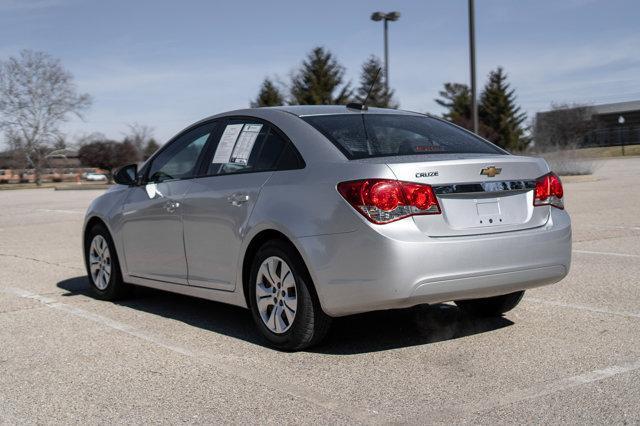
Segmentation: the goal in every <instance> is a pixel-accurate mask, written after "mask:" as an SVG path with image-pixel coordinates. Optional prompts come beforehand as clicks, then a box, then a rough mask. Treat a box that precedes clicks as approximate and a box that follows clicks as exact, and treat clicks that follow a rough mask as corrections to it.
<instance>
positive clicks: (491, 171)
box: [480, 166, 502, 177]
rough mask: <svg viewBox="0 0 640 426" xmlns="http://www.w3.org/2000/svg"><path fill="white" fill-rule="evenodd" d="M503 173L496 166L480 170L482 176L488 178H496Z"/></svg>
mask: <svg viewBox="0 0 640 426" xmlns="http://www.w3.org/2000/svg"><path fill="white" fill-rule="evenodd" d="M501 171H502V169H499V168H497V167H495V166H489V167H485V168H484V169H482V170H480V174H481V175H485V176H487V177H494V176H495V175H499V174H500V172H501Z"/></svg>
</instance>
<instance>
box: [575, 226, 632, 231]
mask: <svg viewBox="0 0 640 426" xmlns="http://www.w3.org/2000/svg"><path fill="white" fill-rule="evenodd" d="M581 226H582V227H586V228H601V229H630V230H632V231H640V226H618V225H581Z"/></svg>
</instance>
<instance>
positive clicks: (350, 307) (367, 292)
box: [297, 209, 571, 316]
mask: <svg viewBox="0 0 640 426" xmlns="http://www.w3.org/2000/svg"><path fill="white" fill-rule="evenodd" d="M551 210H552V211H551V215H550V218H549V221H548V223H547V224H546V225H545V226H542V227H538V228H534V229H529V230H522V231H514V232H505V233H496V234H488V235H480V236H466V237H441V238H430V237H428V236H425V235H424V234H423V233H422V232H420V231H419V230H418V229H417V228H416V226H415V224H414V223H413V221H412V220H410V219H409V220H402V221H398V222H396V223H392V224H387V225H382V226H383V227H384V228H378V229H374V227H372V226H367V225H365V226H363V228H362V229H360V230H358V231H356V232H350V233H344V234H333V235H321V236H313V237H303V238H299V239H298V240H297V244H298V246H299V248H300V251H301V252H302V255H303V257H304V259H305V262H306V264H307V265H308V267H309V271H310V273H311V276H312V278H313V280H314V283H315V286H316V290H317V292H318V297H319V298H320V303H321V304H322V307H323V309H324V310H325V312H326V313H327V314H329V315H332V316H342V315H349V314H354V313H358V312H366V311H373V310H380V309H392V308H403V307H409V306H414V305H417V304H421V303H438V302H445V301H450V300H459V299H471V298H479V297H490V296H496V295H500V294H507V293H511V292H514V291H518V290H524V289H528V288H532V287H537V286H542V285H546V284H552V283H554V282H557V281H560V280H561V279H562V278H564V277H565V276H566V275H567V273H568V272H569V268H570V263H571V222H570V219H569V216H568V214H567V213H566V212H565V211H562V210H557V209H551ZM382 232H384V233H382Z"/></svg>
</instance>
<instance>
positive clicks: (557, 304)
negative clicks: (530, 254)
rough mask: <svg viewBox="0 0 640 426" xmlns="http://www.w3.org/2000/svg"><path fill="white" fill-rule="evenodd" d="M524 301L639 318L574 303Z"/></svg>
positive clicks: (635, 315)
mask: <svg viewBox="0 0 640 426" xmlns="http://www.w3.org/2000/svg"><path fill="white" fill-rule="evenodd" d="M524 300H526V301H527V302H534V303H542V304H544V305H551V306H558V307H561V308H570V309H579V310H582V311H589V312H597V313H600V314H609V315H616V316H620V317H629V318H640V313H637V312H629V311H612V310H609V309H604V308H598V307H594V306H588V305H578V304H576V303H563V302H555V301H553V300H543V299H537V298H535V297H528V296H527V297H525V299H524Z"/></svg>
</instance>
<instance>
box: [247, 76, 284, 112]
mask: <svg viewBox="0 0 640 426" xmlns="http://www.w3.org/2000/svg"><path fill="white" fill-rule="evenodd" d="M283 104H284V95H283V94H282V93H281V92H280V90H279V89H278V87H277V86H276V85H275V84H274V83H273V81H271V79H270V78H265V79H264V81H263V82H262V86H260V92H258V97H257V98H256V100H255V101H252V102H251V108H257V107H263V106H278V105H283Z"/></svg>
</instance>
